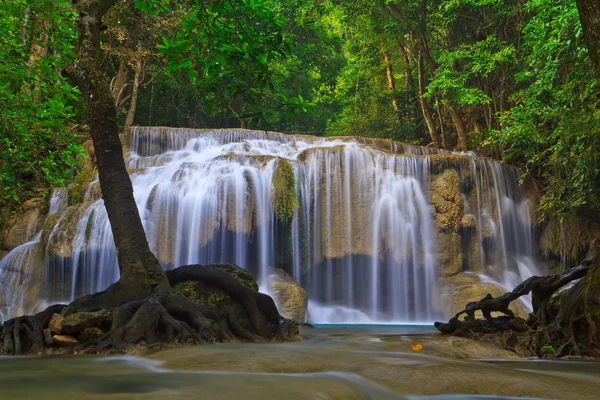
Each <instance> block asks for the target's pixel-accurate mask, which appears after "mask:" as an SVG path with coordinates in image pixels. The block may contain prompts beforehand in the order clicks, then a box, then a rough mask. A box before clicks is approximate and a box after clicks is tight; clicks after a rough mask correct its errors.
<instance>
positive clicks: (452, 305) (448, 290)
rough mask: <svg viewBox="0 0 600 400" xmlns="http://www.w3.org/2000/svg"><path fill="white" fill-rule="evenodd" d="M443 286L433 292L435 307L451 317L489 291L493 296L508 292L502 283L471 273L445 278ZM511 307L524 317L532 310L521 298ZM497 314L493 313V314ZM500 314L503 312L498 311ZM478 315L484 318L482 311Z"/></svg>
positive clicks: (516, 313)
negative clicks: (483, 279) (486, 280)
mask: <svg viewBox="0 0 600 400" xmlns="http://www.w3.org/2000/svg"><path fill="white" fill-rule="evenodd" d="M443 287H444V289H442V290H441V292H439V293H437V292H436V293H434V294H433V303H434V307H435V308H436V309H437V310H438V311H441V312H443V313H444V315H445V316H446V317H451V316H453V315H454V314H456V313H458V312H460V311H462V310H464V308H465V306H466V305H467V303H470V302H473V301H478V300H481V299H482V298H484V297H485V296H486V295H487V294H488V293H490V294H491V295H492V296H493V297H498V296H501V295H503V294H504V293H506V292H507V290H505V289H504V288H503V287H501V286H500V285H497V284H495V283H492V282H482V281H481V278H479V276H477V275H475V274H470V273H460V274H458V275H456V276H453V277H450V278H447V279H445V280H444V283H443ZM438 290H439V289H438ZM510 309H511V310H512V311H513V312H514V313H515V315H517V316H519V317H522V318H527V317H528V315H529V313H530V312H531V311H530V310H529V309H528V308H527V307H526V306H525V304H524V303H523V302H522V301H521V299H517V300H515V301H513V302H512V303H511V305H510ZM496 314H497V313H493V315H496ZM498 315H502V314H501V313H498ZM477 317H478V318H482V316H481V312H477Z"/></svg>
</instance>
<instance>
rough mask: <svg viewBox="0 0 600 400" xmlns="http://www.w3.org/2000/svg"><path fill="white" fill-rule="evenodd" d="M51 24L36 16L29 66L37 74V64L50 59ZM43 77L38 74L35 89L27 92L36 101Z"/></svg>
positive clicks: (35, 78) (27, 89) (35, 79)
mask: <svg viewBox="0 0 600 400" xmlns="http://www.w3.org/2000/svg"><path fill="white" fill-rule="evenodd" d="M49 29H50V22H49V21H48V19H47V18H44V16H43V15H40V14H36V15H35V17H34V20H33V27H32V40H31V54H30V55H29V65H30V68H31V69H32V71H34V72H36V63H37V62H38V61H40V60H43V59H45V58H46V57H48V40H49V36H48V31H49ZM41 83H42V77H41V76H40V75H39V74H38V73H36V74H35V77H34V87H33V90H31V89H30V88H29V87H27V88H26V91H27V92H28V93H29V95H30V96H31V97H32V98H34V99H36V100H37V99H39V97H40V89H41Z"/></svg>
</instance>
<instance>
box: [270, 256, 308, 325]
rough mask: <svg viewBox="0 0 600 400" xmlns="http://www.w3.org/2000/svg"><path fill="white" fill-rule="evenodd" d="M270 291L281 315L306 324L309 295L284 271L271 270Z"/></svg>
mask: <svg viewBox="0 0 600 400" xmlns="http://www.w3.org/2000/svg"><path fill="white" fill-rule="evenodd" d="M268 273H269V278H268V279H269V289H270V290H271V294H272V295H273V300H274V301H275V304H276V305H277V309H278V310H279V313H280V314H281V315H282V316H283V317H285V318H288V319H291V320H294V321H297V322H304V321H305V319H306V309H307V307H308V293H306V290H304V289H303V288H302V287H301V286H300V285H299V284H298V282H296V281H295V280H294V278H292V277H291V276H289V275H288V274H287V273H286V272H285V271H284V270H281V269H275V268H269V271H268Z"/></svg>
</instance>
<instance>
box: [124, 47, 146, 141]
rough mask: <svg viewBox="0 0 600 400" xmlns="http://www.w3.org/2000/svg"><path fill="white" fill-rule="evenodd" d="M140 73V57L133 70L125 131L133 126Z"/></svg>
mask: <svg viewBox="0 0 600 400" xmlns="http://www.w3.org/2000/svg"><path fill="white" fill-rule="evenodd" d="M141 73H142V57H141V56H140V57H138V60H137V62H136V64H135V70H134V74H133V88H132V91H131V103H130V104H129V111H127V118H126V119H125V129H128V128H129V127H131V126H132V125H133V119H134V118H135V110H136V108H137V99H138V92H139V89H140V75H141Z"/></svg>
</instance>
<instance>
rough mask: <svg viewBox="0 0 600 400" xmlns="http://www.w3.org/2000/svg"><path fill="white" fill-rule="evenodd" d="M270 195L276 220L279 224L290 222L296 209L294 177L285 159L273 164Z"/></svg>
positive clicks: (290, 166)
mask: <svg viewBox="0 0 600 400" xmlns="http://www.w3.org/2000/svg"><path fill="white" fill-rule="evenodd" d="M271 193H272V198H271V201H272V202H273V206H274V207H275V214H276V216H277V219H278V220H279V221H281V222H289V221H291V220H292V219H293V218H294V212H295V210H296V208H298V198H297V195H296V175H294V170H293V168H292V165H291V164H290V162H289V161H288V160H287V159H285V158H280V159H279V160H277V163H276V164H275V171H273V183H272V191H271Z"/></svg>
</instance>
